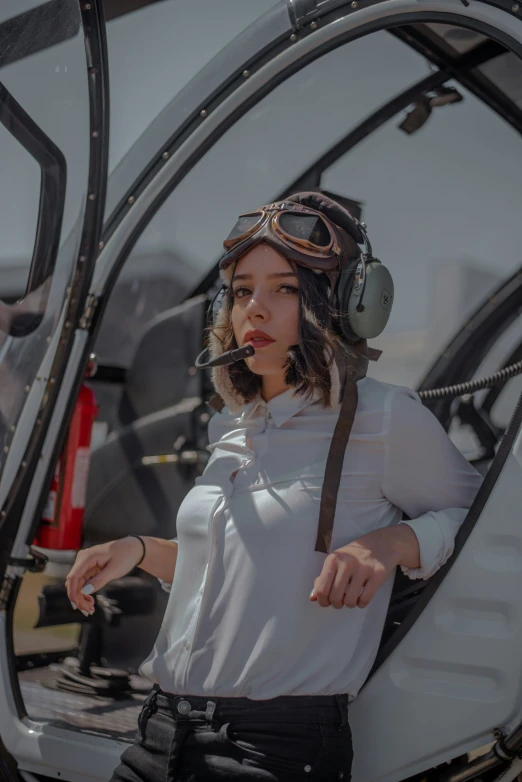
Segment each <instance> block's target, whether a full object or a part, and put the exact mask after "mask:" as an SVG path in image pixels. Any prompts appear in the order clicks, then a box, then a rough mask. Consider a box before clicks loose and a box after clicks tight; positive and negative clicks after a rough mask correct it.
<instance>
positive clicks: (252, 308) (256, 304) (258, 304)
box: [246, 293, 270, 320]
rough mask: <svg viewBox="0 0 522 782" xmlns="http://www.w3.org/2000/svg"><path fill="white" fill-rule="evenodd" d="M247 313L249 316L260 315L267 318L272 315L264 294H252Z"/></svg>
mask: <svg viewBox="0 0 522 782" xmlns="http://www.w3.org/2000/svg"><path fill="white" fill-rule="evenodd" d="M246 314H247V316H248V317H249V318H252V317H254V316H256V315H260V316H261V317H263V318H264V319H265V320H266V319H267V318H269V317H270V310H269V308H268V306H267V303H266V302H265V300H264V297H263V295H262V294H259V293H253V294H252V296H251V297H250V299H249V301H248V303H247V306H246Z"/></svg>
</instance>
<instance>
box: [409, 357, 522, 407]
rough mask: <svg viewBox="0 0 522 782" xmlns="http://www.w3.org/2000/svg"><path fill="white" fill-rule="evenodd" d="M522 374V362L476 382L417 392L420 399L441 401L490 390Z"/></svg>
mask: <svg viewBox="0 0 522 782" xmlns="http://www.w3.org/2000/svg"><path fill="white" fill-rule="evenodd" d="M521 374H522V361H517V363H516V364H511V365H510V366H509V367H504V369H499V371H498V372H495V373H494V374H493V375H488V376H487V377H482V378H479V379H478V380H469V381H468V382H466V383H457V385H454V386H444V387H442V388H430V389H429V390H426V391H419V396H420V398H421V399H442V397H445V396H462V395H463V394H474V393H475V392H476V391H480V390H481V389H483V388H492V387H493V386H495V385H496V384H497V383H500V382H501V381H502V380H508V379H509V378H511V377H515V376H516V375H521Z"/></svg>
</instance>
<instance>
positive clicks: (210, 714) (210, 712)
mask: <svg viewBox="0 0 522 782" xmlns="http://www.w3.org/2000/svg"><path fill="white" fill-rule="evenodd" d="M216 705H217V704H216V703H215V702H214V701H207V710H206V711H205V719H206V721H207V722H209V723H210V726H211V727H212V721H213V718H214V712H215V710H216Z"/></svg>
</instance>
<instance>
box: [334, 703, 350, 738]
mask: <svg viewBox="0 0 522 782" xmlns="http://www.w3.org/2000/svg"><path fill="white" fill-rule="evenodd" d="M335 700H336V701H337V705H338V706H339V710H340V712H341V724H340V725H339V727H338V728H337V730H338V731H341V730H342V729H343V728H345V727H346V726H347V725H348V696H347V695H344V694H341V695H336V696H335Z"/></svg>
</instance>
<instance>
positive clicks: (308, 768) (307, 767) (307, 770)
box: [304, 766, 312, 773]
mask: <svg viewBox="0 0 522 782" xmlns="http://www.w3.org/2000/svg"><path fill="white" fill-rule="evenodd" d="M304 770H305V771H306V773H308V772H309V771H311V770H312V766H305V767H304Z"/></svg>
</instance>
